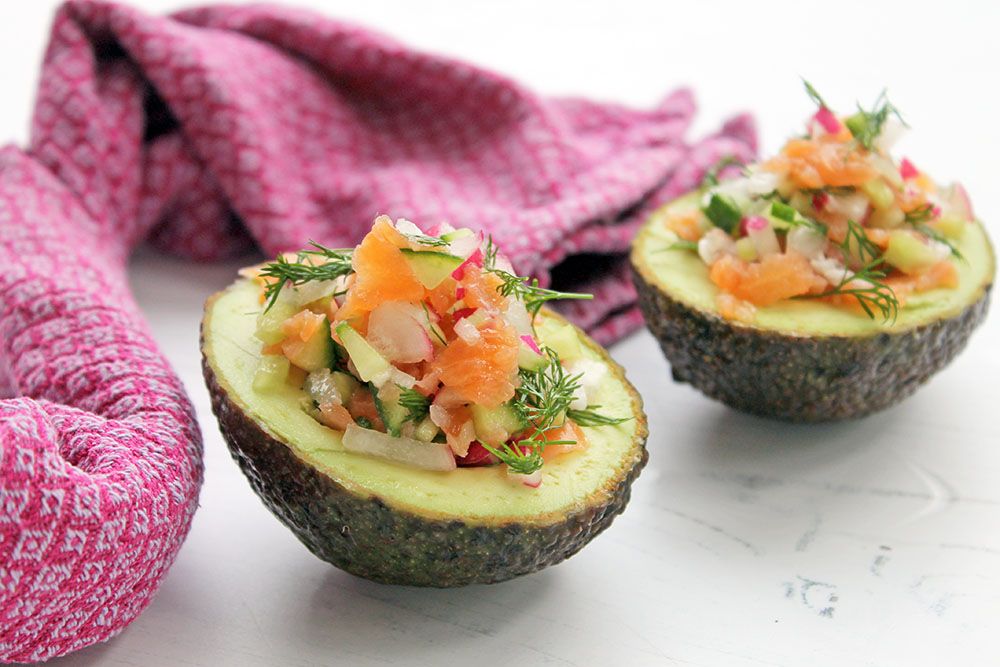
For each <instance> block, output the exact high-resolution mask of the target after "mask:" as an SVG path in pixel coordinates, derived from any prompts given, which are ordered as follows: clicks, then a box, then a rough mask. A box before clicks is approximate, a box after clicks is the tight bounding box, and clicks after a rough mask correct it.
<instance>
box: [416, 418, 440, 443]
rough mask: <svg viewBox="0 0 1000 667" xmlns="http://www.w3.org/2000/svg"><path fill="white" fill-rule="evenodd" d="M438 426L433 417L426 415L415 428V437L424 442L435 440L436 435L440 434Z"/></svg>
mask: <svg viewBox="0 0 1000 667" xmlns="http://www.w3.org/2000/svg"><path fill="white" fill-rule="evenodd" d="M438 430H439V429H438V426H437V424H435V423H434V422H433V421H431V418H430V417H429V416H428V417H424V418H423V420H421V422H420V423H419V424H417V426H416V428H414V429H413V437H414V438H416V439H417V440H420V441H422V442H431V441H433V440H434V436H436V435H437V434H438Z"/></svg>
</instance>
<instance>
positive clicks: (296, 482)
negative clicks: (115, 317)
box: [202, 344, 648, 588]
mask: <svg viewBox="0 0 1000 667" xmlns="http://www.w3.org/2000/svg"><path fill="white" fill-rule="evenodd" d="M203 349H204V344H203ZM608 363H612V364H613V362H611V361H610V359H608ZM202 369H203V371H204V376H205V382H206V384H207V386H208V390H209V393H210V394H211V396H212V410H213V412H214V413H215V415H216V417H218V420H219V426H220V429H221V431H222V435H223V438H224V439H225V441H226V443H227V444H228V445H229V450H230V452H231V453H232V455H233V458H234V459H235V460H236V462H237V463H238V464H239V466H240V469H242V470H243V473H244V474H245V475H246V477H247V479H248V480H249V481H250V485H251V486H252V487H253V490H254V491H255V492H256V493H257V495H258V496H259V497H260V499H261V500H262V501H263V502H264V505H265V506H267V508H268V509H269V510H271V512H272V513H274V515H275V516H276V517H278V519H279V520H280V521H281V522H282V523H284V524H285V525H286V526H288V528H290V529H291V531H292V532H293V533H295V536H296V537H298V538H299V540H300V541H301V542H302V543H303V544H305V545H306V547H308V548H309V550H310V551H312V552H313V553H314V554H315V555H316V556H318V557H319V558H321V559H323V560H325V561H327V562H330V563H332V564H333V565H336V566H337V567H339V568H341V569H343V570H346V571H347V572H350V573H352V574H355V575H357V576H359V577H364V578H366V579H371V580H373V581H378V582H381V583H386V584H405V585H411V586H433V587H439V588H447V587H454V586H464V585H467V584H474V583H482V584H491V583H496V582H500V581H505V580H507V579H511V578H513V577H517V576H520V575H522V574H529V573H531V572H536V571H538V570H541V569H542V568H545V567H548V566H549V565H554V564H556V563H558V562H560V561H562V560H565V559H566V558H569V557H570V556H572V555H573V554H575V553H576V552H577V551H579V550H580V549H581V548H583V546H584V545H586V544H587V543H588V542H590V540H592V539H593V538H594V537H595V536H596V535H597V534H598V533H600V532H601V531H603V530H604V529H605V528H607V527H608V526H609V525H611V522H612V520H614V518H615V517H616V516H617V515H618V514H620V513H621V512H622V510H623V509H624V508H625V505H626V504H627V503H628V501H629V497H630V492H631V486H632V482H633V481H634V480H635V479H636V477H638V476H639V472H640V471H641V470H642V468H643V466H644V465H645V464H646V460H647V457H648V455H647V452H646V448H645V446H644V443H645V438H646V434H647V432H646V426H645V419H644V417H643V415H642V411H641V402H639V398H638V395H634V405H636V419H637V420H639V422H640V423H639V424H637V432H636V436H635V439H636V440H637V441H638V445H639V446H638V447H635V448H634V449H635V458H634V460H633V461H632V462H631V465H630V467H629V469H628V471H627V472H626V473H625V474H624V475H623V476H622V478H621V479H620V480H619V481H618V483H617V485H616V486H615V487H614V488H613V489H611V490H610V492H609V493H607V494H605V496H604V498H603V499H602V500H600V501H595V502H594V503H591V504H589V505H587V506H584V507H581V508H580V509H579V510H578V511H575V512H573V513H571V514H569V515H568V516H566V517H565V518H563V519H562V520H561V521H557V522H556V523H553V524H549V525H544V526H531V525H525V524H519V523H508V524H496V525H477V524H474V523H466V522H464V521H458V520H436V519H430V518H427V517H421V516H418V515H416V514H413V513H410V512H407V511H404V510H400V509H396V508H392V507H390V506H388V505H387V504H386V503H385V502H383V501H382V500H381V499H379V498H377V497H370V498H364V497H361V496H358V495H355V494H354V493H351V492H350V491H348V490H347V489H345V488H344V487H343V486H341V485H340V484H338V483H337V482H335V481H334V480H333V479H331V478H330V477H328V476H326V475H324V474H322V473H320V472H319V471H317V470H316V469H314V468H312V467H311V466H309V465H308V464H307V463H305V462H304V461H302V460H301V459H299V458H298V457H297V456H296V455H295V453H294V452H293V451H292V450H291V449H290V448H289V447H288V446H286V445H285V444H284V443H282V442H279V441H277V440H275V439H274V438H273V437H272V436H271V435H270V434H268V433H267V432H266V431H265V430H263V429H262V428H261V427H260V426H259V425H258V424H257V423H256V422H254V421H253V420H252V419H251V418H250V417H249V416H248V415H246V414H245V413H244V412H243V411H242V410H241V409H240V408H239V406H238V405H236V404H235V403H234V402H233V401H232V400H231V399H230V398H229V396H228V395H227V394H226V391H225V389H224V388H223V387H222V386H221V385H220V384H219V382H218V381H217V379H216V377H215V373H214V371H213V370H212V368H211V366H210V364H209V362H208V359H207V358H206V357H205V356H203V358H202ZM633 393H634V392H633Z"/></svg>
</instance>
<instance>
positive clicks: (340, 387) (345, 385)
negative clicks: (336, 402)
mask: <svg viewBox="0 0 1000 667" xmlns="http://www.w3.org/2000/svg"><path fill="white" fill-rule="evenodd" d="M332 379H333V386H334V387H336V388H337V394H338V395H339V396H340V400H341V401H343V402H344V403H347V401H349V400H351V396H352V395H354V392H356V391H357V390H358V387H360V386H361V384H360V383H359V382H358V381H357V380H355V379H354V376H352V375H351V374H350V373H344V372H343V371H334V373H333V377H332Z"/></svg>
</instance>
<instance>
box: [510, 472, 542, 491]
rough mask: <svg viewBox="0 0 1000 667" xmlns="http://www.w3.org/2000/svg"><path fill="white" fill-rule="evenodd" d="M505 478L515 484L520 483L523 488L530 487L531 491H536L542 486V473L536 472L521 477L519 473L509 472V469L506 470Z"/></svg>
mask: <svg viewBox="0 0 1000 667" xmlns="http://www.w3.org/2000/svg"><path fill="white" fill-rule="evenodd" d="M507 477H509V478H510V479H511V480H513V481H515V482H520V483H521V484H524V485H525V486H530V487H531V488H533V489H537V488H538V487H540V486H541V485H542V471H541V470H536V471H535V472H533V473H531V474H530V475H523V474H521V473H519V472H511V469H510V468H507Z"/></svg>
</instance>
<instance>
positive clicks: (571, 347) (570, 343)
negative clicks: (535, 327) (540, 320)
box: [542, 324, 583, 361]
mask: <svg viewBox="0 0 1000 667" xmlns="http://www.w3.org/2000/svg"><path fill="white" fill-rule="evenodd" d="M542 342H543V343H545V345H546V346H548V347H549V348H550V349H551V350H552V351H553V352H555V353H556V354H558V355H559V358H560V359H561V360H562V361H572V360H573V359H579V358H580V357H581V356H583V348H582V347H580V339H579V338H578V337H577V335H576V331H575V330H574V329H573V327H571V326H570V325H568V324H563V325H560V326H558V327H557V328H553V329H551V330H547V331H546V332H545V338H544V340H543V341H542Z"/></svg>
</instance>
